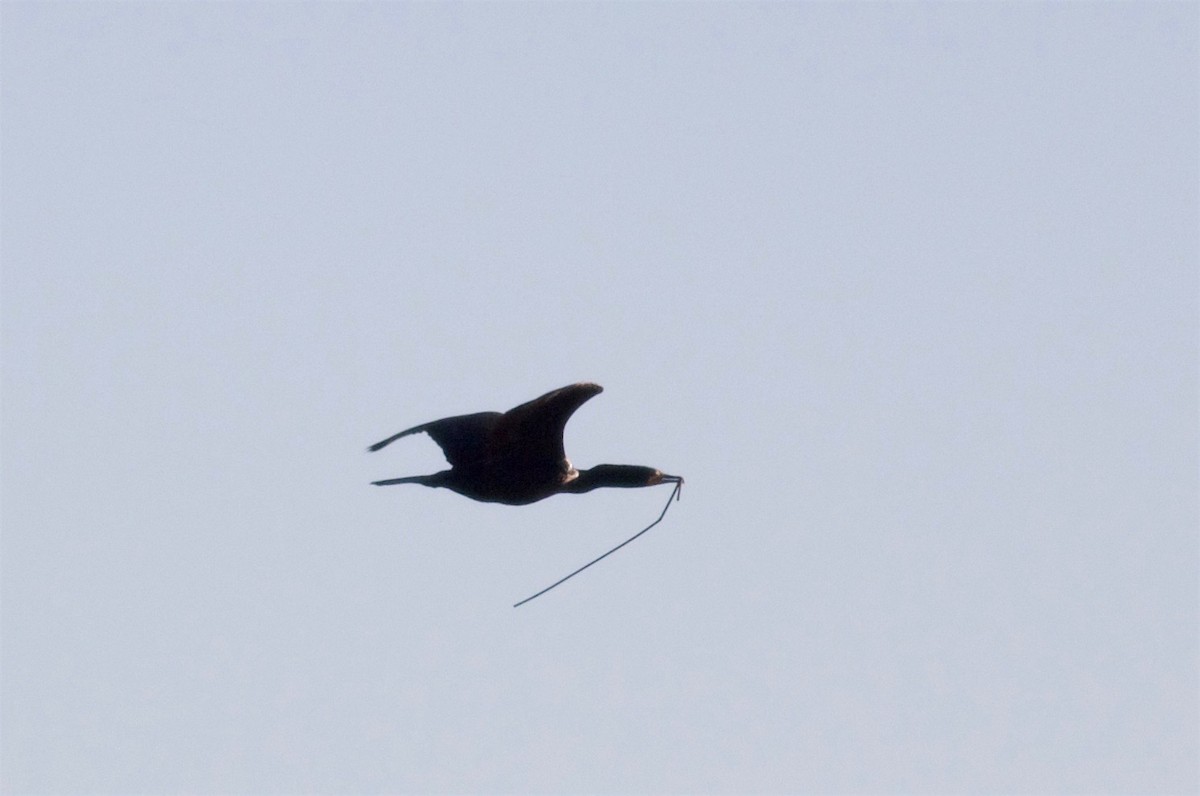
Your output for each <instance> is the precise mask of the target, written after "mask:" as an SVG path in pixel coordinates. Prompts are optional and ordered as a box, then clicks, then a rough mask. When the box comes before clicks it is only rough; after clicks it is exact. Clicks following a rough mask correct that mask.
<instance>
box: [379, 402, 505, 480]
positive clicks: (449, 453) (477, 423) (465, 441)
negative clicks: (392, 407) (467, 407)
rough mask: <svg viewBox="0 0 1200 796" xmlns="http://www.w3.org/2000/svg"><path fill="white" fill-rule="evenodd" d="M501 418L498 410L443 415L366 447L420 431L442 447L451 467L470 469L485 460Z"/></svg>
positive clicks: (388, 442) (390, 441)
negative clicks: (453, 415) (471, 413)
mask: <svg viewBox="0 0 1200 796" xmlns="http://www.w3.org/2000/svg"><path fill="white" fill-rule="evenodd" d="M502 417H504V415H502V414H501V413H499V412H476V413H475V414H473V415H458V416H457V417H445V418H442V419H441V420H434V421H433V422H431V423H424V424H422V425H419V426H415V427H414V428H410V429H407V430H405V431H401V432H400V433H399V434H393V435H392V436H390V437H388V438H387V439H385V440H383V441H382V442H376V443H375V444H374V445H372V446H371V447H370V448H368V450H372V451H377V450H379V449H380V448H382V447H383V446H385V445H389V444H391V443H393V442H395V441H396V440H398V439H400V438H401V437H407V436H408V435H409V434H419V433H421V432H422V431H423V432H425V433H426V434H428V435H429V436H430V437H432V438H433V441H434V442H436V443H437V444H438V447H440V448H441V449H442V453H444V454H445V455H446V461H448V462H450V466H451V467H466V468H470V467H472V466H474V465H477V464H479V463H481V462H483V461H486V460H487V458H488V455H489V444H490V443H489V440H490V439H491V436H492V432H493V431H494V429H495V428H496V424H497V423H499V422H500V419H501V418H502Z"/></svg>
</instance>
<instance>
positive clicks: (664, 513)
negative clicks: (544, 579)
mask: <svg viewBox="0 0 1200 796" xmlns="http://www.w3.org/2000/svg"><path fill="white" fill-rule="evenodd" d="M682 489H683V479H682V478H680V479H679V480H678V481H676V482H675V489H674V490H673V491H672V492H671V497H669V498H667V505H665V506H663V510H662V514H659V515H658V519H657V520H655V521H654V522H652V523H650V524H649V525H647V526H646V527H645V528H643V529H642V530H640V531H638V532H637V533H635V534H634V535H633V536H631V537H629V538H628V539H626V540H625V541H623V542H621V543H620V544H619V545H617V546H616V547H614V548H613V549H612V550H609V551H608V552H607V553H605V554H604V555H602V556H600V557H598V558H593V559H592V560H591V561H589V562H587V563H586V564H584V565H583V566H582V567H580V568H579V569H577V570H575V571H574V572H572V573H571V574H570V575H567V576H566V577H565V578H560V579H559V580H556V581H554V582H553V583H551V584H550V585H549V586H547V587H546V588H544V589H542V590H541V591H540V592H538V593H537V594H534V595H533V596H531V597H526V598H525V599H524V600H521V602H519V603H513V608H519V607H521V606H522V605H524V604H525V603H527V602H529V601H530V600H532V599H533V598H534V597H541V596H542V595H543V594H545V593H546V592H548V591H550V590H551V589H553V588H554V587H555V586H558V585H559V584H561V583H565V582H566V581H568V580H570V579H571V578H573V577H575V576H576V575H578V574H579V573H580V572H583V571H584V570H585V569H587V568H588V567H590V566H591V565H592V564H595V563H597V562H599V561H602V560H603V559H605V558H608V557H609V556H611V555H612V554H613V553H615V552H617V551H618V550H620V549H621V548H622V547H624V546H625V545H627V544H629V543H630V542H632V541H633V540H634V539H636V538H638V537H639V536H641V535H642V534H644V533H645V532H646V531H648V530H650V529H651V528H653V527H654V526H655V525H658V524H659V523H660V522H662V519H663V517H665V516H667V509H669V508H671V500H672V499H677V498H678V497H679V493H680V491H681V490H682Z"/></svg>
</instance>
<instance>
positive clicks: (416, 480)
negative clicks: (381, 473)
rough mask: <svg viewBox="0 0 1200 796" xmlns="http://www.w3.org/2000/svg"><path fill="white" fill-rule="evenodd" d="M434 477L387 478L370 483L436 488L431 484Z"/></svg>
mask: <svg viewBox="0 0 1200 796" xmlns="http://www.w3.org/2000/svg"><path fill="white" fill-rule="evenodd" d="M435 477H436V475H410V476H408V477H407V478H388V479H387V480H385V481H372V482H371V483H372V484H374V485H375V486H391V485H392V484H421V485H422V486H437V484H435V483H433V479H434V478H435Z"/></svg>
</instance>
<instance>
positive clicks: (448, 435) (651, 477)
mask: <svg viewBox="0 0 1200 796" xmlns="http://www.w3.org/2000/svg"><path fill="white" fill-rule="evenodd" d="M603 390H604V388H603V387H601V386H600V385H599V384H591V383H589V382H580V383H578V384H570V385H568V386H566V387H561V388H559V389H557V390H553V391H551V392H548V393H546V394H545V395H543V396H541V397H540V398H535V399H533V400H532V401H529V402H528V403H523V404H521V405H520V406H517V407H514V408H512V409H509V410H508V411H507V412H477V413H475V414H470V415H457V416H455V417H447V418H443V419H441V420H434V421H432V422H430V423H424V424H422V425H419V426H414V427H413V428H410V429H407V430H405V431H401V432H399V433H398V434H393V435H392V436H390V437H388V438H387V439H385V440H383V441H381V442H377V443H375V444H374V445H372V446H371V447H370V448H368V450H371V451H377V450H379V449H380V448H383V447H385V446H387V445H390V444H391V443H393V442H395V441H396V440H398V439H401V438H403V437H407V436H409V435H410V434H419V433H422V432H424V433H426V434H428V435H429V436H430V437H432V438H433V441H434V442H436V443H437V444H438V446H439V447H440V448H441V449H442V452H443V453H444V454H445V455H446V461H448V462H449V463H450V469H449V470H442V471H441V472H437V473H433V474H431V475H412V476H406V477H404V478H388V479H386V480H383V481H374V482H373V483H374V484H375V486H389V485H392V484H421V485H422V486H429V487H444V488H446V489H451V490H453V491H455V492H457V493H459V494H460V495H464V496H466V497H469V498H471V499H473V500H480V501H484V502H486V503H506V504H509V505H512V506H523V505H527V504H529V503H535V502H537V501H539V500H542V499H544V498H548V497H550V496H551V495H557V494H560V493H563V492H568V493H572V494H579V493H582V492H590V491H592V490H593V489H599V488H601V487H623V488H632V487H643V486H656V485H658V484H674V485H675V489H674V491H673V492H672V493H671V498H675V497H677V496H678V495H679V490H680V488H681V487H682V485H683V478H681V477H680V476H677V475H666V474H664V473H663V472H662V471H661V470H656V469H655V468H653V467H642V466H639V465H633V464H598V465H596V466H595V467H591V468H588V469H585V470H577V469H575V467H573V466H572V465H571V461H570V460H569V459H568V458H567V455H566V452H565V451H564V449H563V429H564V428H565V427H566V425H567V421H568V420H569V419H570V418H571V415H572V414H574V413H575V410H577V409H578V408H579V407H581V406H583V404H584V403H585V402H586V401H587V400H588V399H589V398H592V397H594V396H596V395H599V394H600V393H601V392H603ZM671 498H668V499H667V507H670V505H671ZM666 513H667V509H666V508H664V509H663V513H662V514H660V515H659V518H658V519H657V520H655V521H654V522H653V523H651V525H650V526H648V527H647V528H645V529H644V530H642V531H640V532H639V533H637V534H635V535H634V536H633V537H631V538H630V539H628V540H626V541H625V542H622V543H621V544H620V545H617V547H614V548H613V549H612V550H609V551H608V552H607V553H605V554H604V555H603V556H600V557H599V558H597V559H595V560H593V561H591V562H590V563H588V564H586V565H584V566H583V567H580V568H579V569H577V570H576V571H575V572H572V573H571V574H570V575H568V576H567V577H566V578H563V579H562V580H560V581H558V583H562V581H563V580H567V578H570V577H573V576H574V575H576V574H578V573H579V572H582V571H583V570H584V569H587V568H588V567H590V566H591V565H592V564H594V563H596V562H597V561H599V560H600V559H601V558H604V557H605V556H608V555H610V554H611V553H614V552H616V551H617V550H618V549H620V548H621V547H624V546H625V545H626V544H629V542H632V541H633V540H634V539H636V538H637V537H638V536H641V535H642V534H643V533H645V532H646V531H648V530H650V528H653V527H654V526H655V525H657V524H658V523H659V522H661V521H662V518H663V517H664V516H666ZM558 583H555V584H553V585H552V586H550V587H548V588H546V589H543V590H542V591H541V592H538V594H535V595H533V597H537V596H539V595H540V594H543V593H545V592H546V591H549V590H550V589H552V588H554V586H557V585H558ZM533 597H529V598H528V599H526V600H522V601H521V603H524V602H528V601H529V600H532V599H533ZM521 603H517V605H521Z"/></svg>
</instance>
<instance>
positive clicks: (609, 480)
mask: <svg viewBox="0 0 1200 796" xmlns="http://www.w3.org/2000/svg"><path fill="white" fill-rule="evenodd" d="M681 483H683V478H681V477H680V476H678V475H666V474H665V473H663V471H662V470H656V469H654V468H653V467H642V466H640V465H636V464H597V465H596V466H595V467H591V468H588V469H587V470H580V471H579V477H578V478H576V479H574V480H573V481H571V483H570V484H569V486H568V489H567V491H570V492H590V491H592V490H593V489H600V488H601V487H619V488H622V489H632V488H636V487H642V486H657V485H658V484H681Z"/></svg>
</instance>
